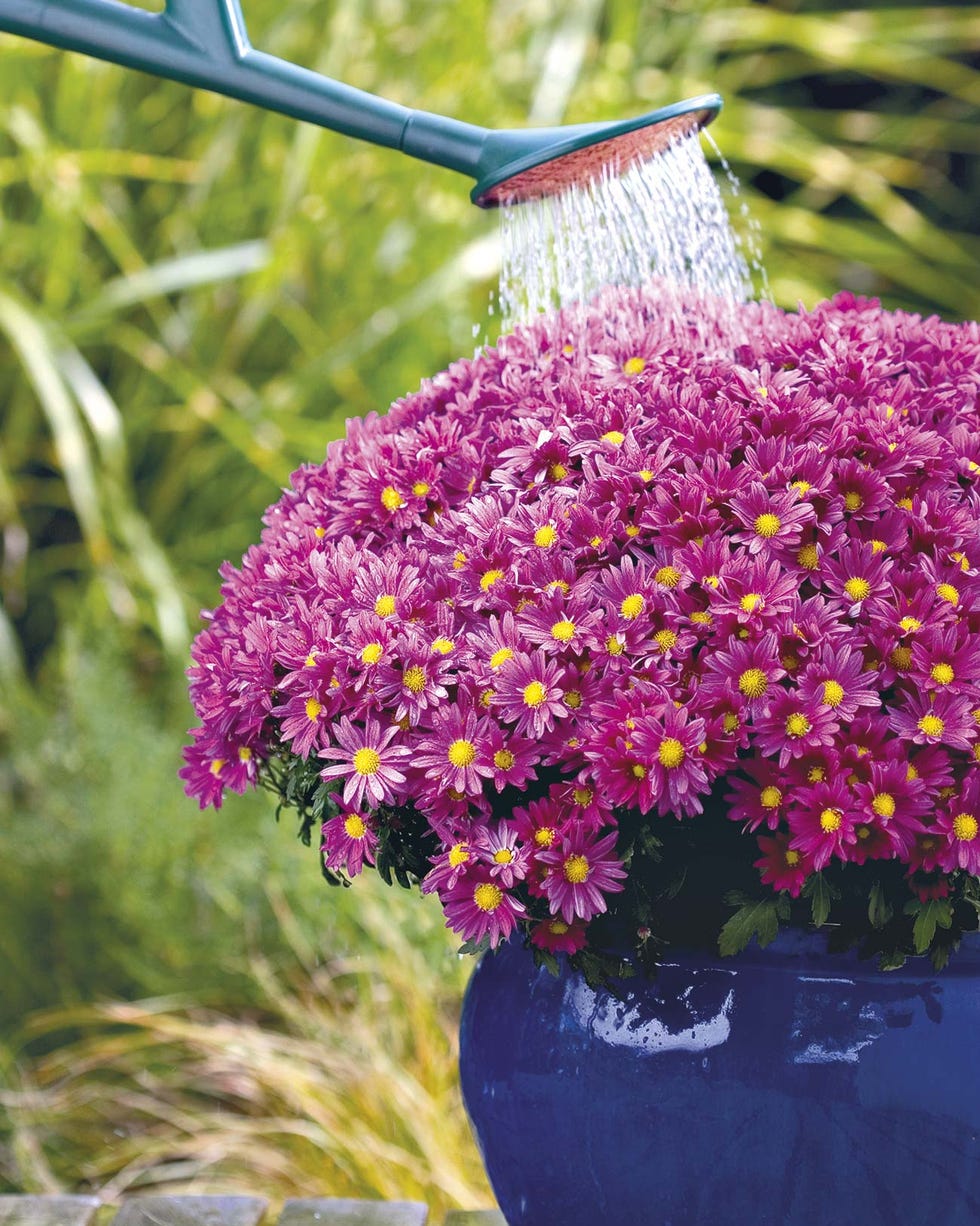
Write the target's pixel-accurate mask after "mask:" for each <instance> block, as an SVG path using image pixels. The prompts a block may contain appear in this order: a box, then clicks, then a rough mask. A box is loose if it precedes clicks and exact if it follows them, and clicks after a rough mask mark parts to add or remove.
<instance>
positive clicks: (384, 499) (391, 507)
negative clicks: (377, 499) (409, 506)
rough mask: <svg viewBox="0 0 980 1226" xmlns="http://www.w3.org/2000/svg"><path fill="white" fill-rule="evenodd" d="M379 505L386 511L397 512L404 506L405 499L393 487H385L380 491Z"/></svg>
mask: <svg viewBox="0 0 980 1226" xmlns="http://www.w3.org/2000/svg"><path fill="white" fill-rule="evenodd" d="M381 505H382V506H383V507H384V509H385V510H386V511H397V510H398V508H399V507H403V506H404V505H405V499H404V498H403V497H402V496H401V494H399V492H398V491H397V490H396V489H395V487H394V486H393V485H386V486H385V487H384V489H383V490H382V491H381Z"/></svg>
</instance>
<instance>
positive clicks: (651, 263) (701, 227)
mask: <svg viewBox="0 0 980 1226" xmlns="http://www.w3.org/2000/svg"><path fill="white" fill-rule="evenodd" d="M728 181H729V183H730V184H731V183H732V176H731V172H730V171H729V172H728ZM735 184H736V185H737V180H736V181H735ZM501 212H502V229H501V234H502V248H503V251H502V265H501V274H500V295H499V308H498V309H499V311H500V314H501V315H502V317H503V320H502V322H503V326H504V327H505V329H509V328H512V327H513V326H514V324H516V323H519V322H521V321H523V320H528V319H532V318H533V317H534V316H535V315H537V314H538V313H539V312H543V311H544V312H550V311H554V310H555V309H557V308H560V307H569V306H572V305H573V304H575V303H587V302H588V301H589V300H590V299H591V298H593V297H594V295H595V294H596V293H598V291H599V290H601V289H602V288H603V287H604V286H610V285H613V286H616V285H621V286H644V285H647V284H649V283H651V282H656V284H657V287H658V295H660V296H662V299H663V302H664V309H665V311H669V310H670V309H671V306H672V304H674V303H676V304H677V305H678V306H679V305H680V304H681V303H682V302H683V301H684V300H687V301H690V299H691V298H692V297H696V298H697V299H698V301H699V302H701V303H704V304H706V308H705V309H707V310H708V311H709V312H710V313H711V314H713V315H714V316H715V317H716V322H718V321H720V320H721V319H722V317H723V316H724V315H725V314H726V313H728V314H732V315H733V314H734V308H735V307H736V306H737V305H738V304H739V303H743V302H746V301H747V300H748V299H750V298H751V297H752V296H753V282H752V271H751V270H750V267H749V262H748V261H747V260H746V257H745V254H743V249H744V245H745V240H743V239H740V238H739V237H737V236H736V234H735V231H734V230H733V228H732V224H731V221H730V219H729V215H728V211H727V209H726V206H725V202H724V200H723V199H722V194H721V191H720V189H719V186H718V183H717V181H716V179H715V176H714V174H713V173H712V171H711V167H710V166H709V165H708V162H707V160H706V158H705V156H704V152H703V150H702V146H701V134H700V133H699V132H695V133H693V134H691V135H690V136H687V137H684V138H683V139H681V140H679V141H677V142H676V143H674V144H672V145H671V146H669V147H668V148H667V149H666V150H664V151H663V152H662V153H659V154H657V155H656V156H655V157H653V158H651V159H648V160H647V161H643V162H637V163H634V165H633V166H631V167H630V168H629V169H628V170H627V171H626V172H625V173H624V174H622V175H613V174H608V173H607V174H603V175H602V176H600V177H599V178H597V179H594V180H593V181H592V182H591V183H588V184H585V185H583V186H575V187H572V188H570V189H568V190H566V191H564V192H561V193H559V194H558V195H555V196H548V197H545V198H543V199H540V200H534V201H530V202H529V203H526V204H519V205H513V206H510V207H505V208H503V209H502V210H501ZM749 257H750V259H751V260H752V264H753V267H754V268H755V269H756V270H757V271H758V272H759V273H760V275H762V276H763V281H764V274H761V264H760V263H759V261H758V256H757V253H756V252H752V251H750V252H749Z"/></svg>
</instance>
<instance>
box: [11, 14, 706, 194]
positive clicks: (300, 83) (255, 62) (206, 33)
mask: <svg viewBox="0 0 980 1226" xmlns="http://www.w3.org/2000/svg"><path fill="white" fill-rule="evenodd" d="M0 31H6V32H7V33H9V34H20V35H23V36H25V37H27V38H34V39H37V40H38V41H39V42H42V43H48V44H50V45H51V46H53V47H62V48H64V49H65V50H68V51H80V52H83V53H84V54H86V55H93V56H97V57H98V58H100V59H104V60H109V61H111V62H112V63H114V64H122V65H124V66H125V67H127V68H137V69H140V70H141V71H143V72H149V73H153V74H154V75H155V76H159V77H169V78H170V79H172V80H175V81H183V82H184V83H185V84H187V85H193V86H197V87H198V88H201V89H208V90H213V91H215V92H216V93H219V94H227V95H228V96H229V97H232V98H239V99H241V100H242V101H244V102H251V103H254V104H255V105H257V106H261V107H264V108H265V109H267V110H270V111H279V112H281V113H282V114H284V115H291V116H292V117H293V118H295V119H303V120H306V121H307V122H309V123H315V124H318V125H319V126H320V127H323V128H330V129H332V130H333V131H335V132H342V133H344V134H345V135H347V136H354V137H357V138H358V139H359V140H366V141H370V142H372V143H373V144H375V145H384V146H386V147H387V148H389V149H400V150H401V151H402V153H407V154H409V156H411V157H415V158H420V159H421V160H422V161H424V162H434V163H435V164H436V165H437V166H446V167H448V168H449V169H450V170H457V171H459V172H460V173H461V174H465V175H469V176H470V177H471V178H473V179H475V180H476V186H475V187H474V188H473V190H472V192H471V193H470V198H471V199H472V200H473V202H474V203H475V204H478V205H480V206H482V207H483V208H492V207H494V206H496V205H500V204H511V203H519V202H521V201H525V200H533V199H536V198H538V197H541V196H548V195H551V194H553V193H555V192H559V191H561V190H562V189H564V188H566V187H568V186H570V185H571V184H573V183H583V182H587V181H589V180H590V179H592V178H594V177H596V176H597V175H598V174H599V173H601V172H602V171H603V169H604V168H606V167H608V168H609V171H611V172H612V173H618V172H619V171H621V170H623V169H625V168H626V166H627V165H629V163H630V162H632V161H634V160H635V159H637V158H644V157H650V156H652V155H654V154H656V153H658V152H660V151H661V150H662V149H664V148H666V147H667V146H668V145H669V144H671V143H673V142H674V141H675V140H677V139H679V138H680V137H682V136H685V135H687V134H688V133H690V132H693V131H695V130H697V129H699V128H701V127H703V126H704V125H705V124H707V123H709V122H710V121H711V120H712V119H713V118H714V117H715V115H717V113H718V111H719V110H720V109H721V98H720V97H719V96H718V95H717V94H706V95H704V96H702V97H698V98H688V99H686V100H685V101H683V102H675V103H674V104H673V105H672V106H666V107H662V108H661V109H660V110H657V111H650V112H649V113H648V114H646V115H640V116H638V117H636V118H635V119H626V120H620V121H617V122H613V123H588V124H575V125H570V126H566V127H559V128H530V129H527V130H525V131H519V130H513V129H511V130H498V129H493V128H480V127H477V126H475V125H474V124H468V123H461V122H460V121H459V120H456V119H448V118H446V117H445V116H442V115H432V114H429V113H428V112H427V111H414V110H411V109H410V108H408V107H404V106H399V105H398V104H397V103H394V102H388V101H386V100H385V99H383V98H378V97H376V96H375V95H374V94H368V93H365V92H363V91H362V90H358V89H353V88H352V87H351V86H348V85H342V84H341V83H340V82H339V81H331V80H329V79H328V78H327V77H323V76H320V75H319V74H318V73H315V72H310V71H309V70H308V69H306V68H300V67H298V66H297V65H296V64H291V63H289V62H287V61H286V60H281V59H277V58H276V57H275V56H272V55H266V54H265V53H264V52H262V51H256V50H254V49H253V48H252V46H251V45H250V43H249V40H248V31H247V30H246V28H245V19H244V17H243V16H242V10H241V5H240V3H239V0H167V7H166V11H165V12H163V13H147V12H144V11H143V10H141V9H136V8H133V7H131V6H130V5H127V4H124V3H122V2H121V0H0ZM0 89H2V86H0Z"/></svg>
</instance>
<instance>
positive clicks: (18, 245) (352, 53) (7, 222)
mask: <svg viewBox="0 0 980 1226" xmlns="http://www.w3.org/2000/svg"><path fill="white" fill-rule="evenodd" d="M202 2H203V0H202ZM151 7H152V6H151ZM243 7H244V10H245V14H246V18H247V20H248V22H249V25H250V28H251V31H252V35H253V41H254V42H255V43H256V45H258V46H261V47H262V48H263V49H266V50H269V51H273V52H276V53H278V54H281V55H285V56H287V57H289V58H292V59H295V60H297V61H299V62H303V63H306V64H308V65H309V66H311V67H314V68H316V69H318V70H319V71H321V72H324V73H326V74H328V75H330V76H334V77H337V78H339V79H342V80H344V81H347V82H349V83H351V84H354V85H357V86H360V87H361V88H365V89H368V90H371V91H374V92H378V93H381V94H383V95H385V96H387V97H390V98H393V99H395V100H397V101H400V102H403V103H406V104H409V105H413V106H420V107H423V108H425V109H429V110H433V111H438V112H442V113H446V114H453V115H457V116H459V117H461V118H465V119H469V120H471V121H473V122H477V123H483V124H487V125H507V126H510V125H514V126H518V125H523V124H525V123H541V124H550V123H557V122H562V121H568V122H576V121H582V120H588V119H598V118H603V117H617V116H622V115H626V114H630V113H636V112H639V111H642V110H647V109H649V108H651V107H653V106H656V105H659V104H662V103H666V102H669V101H672V100H674V99H675V98H679V97H684V96H688V95H691V94H695V93H701V92H705V91H708V90H718V91H720V92H721V93H722V94H723V95H724V96H725V98H726V107H725V110H724V112H723V113H722V115H721V117H720V118H719V119H718V120H717V122H716V123H715V125H714V126H713V128H712V135H713V136H714V139H715V140H716V141H717V142H718V145H719V146H720V148H721V150H722V151H723V152H724V154H725V156H726V157H727V159H728V160H729V162H730V163H731V164H732V167H733V169H734V172H735V173H736V174H737V175H738V177H739V178H740V180H741V182H742V190H741V196H740V197H739V198H738V199H737V200H733V211H734V215H735V218H736V221H737V222H738V224H739V226H741V227H742V228H743V230H744V229H745V228H747V227H751V226H754V227H755V233H756V237H757V240H758V242H759V244H760V246H761V248H762V254H763V258H764V261H765V263H766V266H767V268H768V272H769V284H770V287H771V292H772V294H773V296H774V297H775V298H776V300H777V301H778V302H779V303H780V304H782V305H785V306H790V307H792V306H795V305H796V303H797V301H800V300H802V302H803V303H804V304H808V305H812V304H813V303H814V302H815V301H817V300H818V299H819V298H821V297H823V296H825V295H827V294H829V293H832V292H833V291H834V290H835V289H837V288H842V287H846V288H850V289H854V290H856V291H858V292H862V293H869V294H874V295H878V296H880V297H881V298H882V299H883V300H884V301H885V303H886V304H887V305H889V306H902V307H906V308H909V309H913V310H918V311H923V312H928V313H931V312H939V313H941V314H943V315H944V316H946V317H948V318H976V317H978V316H980V236H978V233H977V218H978V201H980V157H978V153H980V123H978V119H980V7H978V6H974V5H958V6H955V7H954V6H950V7H938V6H933V5H928V6H926V5H915V4H906V3H899V2H896V3H893V4H891V5H889V6H887V7H886V6H880V5H866V6H863V7H851V6H845V5H843V4H838V3H834V2H833V0H782V2H780V3H775V4H763V3H755V4H753V3H745V4H733V3H725V2H723V0H716V2H712V0H671V2H670V3H659V4H654V3H652V2H650V0H640V2H637V0H606V2H604V3H603V2H602V0H565V2H563V3H559V0H468V3H467V4H466V5H459V4H454V3H451V2H450V0H290V2H289V3H288V4H283V3H281V2H279V0H245V2H244V5H243ZM467 191H468V185H467V184H466V183H465V182H464V181H463V180H462V179H459V178H458V177H456V176H454V175H452V174H451V173H449V172H444V171H440V170H438V169H435V168H432V167H428V166H424V165H422V164H420V163H414V162H409V161H408V160H407V159H404V158H400V157H399V156H398V155H396V154H394V153H391V152H388V151H385V150H377V149H374V148H372V147H369V146H362V145H355V144H354V143H352V142H350V141H348V140H346V139H345V138H342V137H339V136H336V135H335V134H332V133H325V132H320V131H317V130H314V129H312V128H308V127H303V126H301V125H297V124H295V123H292V122H291V121H288V120H286V119H283V118H279V117H274V116H268V115H263V114H260V113H259V112H257V111H254V110H250V109H248V108H246V107H244V106H242V105H239V104H236V103H232V102H228V101H225V100H222V99H219V98H216V97H214V96H211V95H207V94H203V93H197V94H194V93H192V92H191V91H189V90H187V89H184V88H182V87H180V86H177V85H172V84H166V83H161V82H156V81H153V80H150V79H148V78H146V77H142V76H139V75H137V74H135V73H126V72H123V71H122V70H119V69H116V68H112V67H110V66H107V65H102V64H98V63H96V62H94V61H86V60H83V59H81V58H78V57H73V56H67V55H63V54H60V53H57V52H54V51H51V50H49V49H46V48H43V47H41V46H39V45H35V44H31V43H28V42H26V41H23V40H18V39H14V38H10V37H4V36H0V1190H11V1189H54V1188H56V1187H66V1188H82V1187H93V1188H97V1189H103V1190H104V1191H105V1192H106V1194H111V1193H113V1192H117V1191H120V1190H122V1189H124V1188H131V1187H143V1186H148V1185H151V1184H156V1185H159V1184H166V1185H168V1186H170V1187H178V1186H179V1187H185V1188H186V1187H188V1186H192V1187H194V1188H196V1189H201V1188H208V1189H214V1188H219V1187H221V1188H227V1187H232V1186H234V1187H238V1188H241V1187H244V1186H248V1187H250V1188H251V1189H253V1190H254V1189H255V1187H256V1184H257V1183H258V1184H261V1186H262V1189H263V1190H265V1191H267V1192H268V1193H270V1194H271V1195H272V1196H273V1197H275V1196H279V1195H287V1194H290V1193H294V1192H296V1191H298V1190H300V1189H301V1190H302V1191H303V1193H304V1194H314V1193H318V1192H322V1193H331V1192H333V1193H337V1194H341V1195H343V1194H351V1195H367V1196H371V1195H378V1196H419V1197H421V1198H423V1199H427V1200H429V1201H430V1202H431V1203H432V1204H433V1205H434V1206H436V1208H437V1210H438V1209H441V1208H443V1207H445V1206H448V1205H450V1204H480V1203H488V1202H489V1192H488V1191H487V1189H486V1186H485V1184H484V1182H483V1177H482V1172H481V1171H480V1168H479V1161H478V1158H477V1156H476V1154H475V1151H474V1150H473V1148H472V1144H471V1142H470V1141H469V1140H468V1136H467V1133H466V1128H465V1123H464V1121H463V1119H462V1115H461V1110H460V1107H459V1102H458V1098H457V1092H456V1087H455V1082H454V1070H453V1043H454V1028H455V1016H456V1011H457V1009H458V1001H459V996H460V992H461V989H462V985H463V982H464V980H465V975H466V969H467V968H466V967H465V966H463V965H461V964H460V963H459V962H458V961H457V960H456V958H455V957H454V955H453V953H452V947H451V945H450V944H449V943H448V941H447V938H446V937H445V935H444V933H443V932H442V928H441V921H440V918H439V916H438V915H436V914H434V913H433V911H432V909H431V908H430V907H428V906H427V905H425V904H423V903H421V902H420V901H419V900H418V899H409V898H402V897H401V896H398V897H395V896H394V895H393V894H388V893H384V892H383V891H382V890H379V889H378V888H375V887H373V886H371V885H367V884H365V888H360V887H359V888H358V889H357V890H355V891H352V892H350V893H349V894H344V895H340V896H338V895H337V894H335V893H333V892H331V893H330V894H329V895H327V893H326V891H325V889H323V888H321V886H320V883H319V880H318V876H317V868H316V862H315V856H314V855H313V854H312V853H309V852H306V851H305V849H303V848H302V847H300V846H298V845H297V844H295V842H294V840H293V839H292V837H291V834H292V832H291V831H290V830H288V829H282V828H277V827H276V826H275V825H274V823H273V822H272V821H271V816H270V812H269V807H268V805H267V804H266V803H265V802H264V801H263V800H262V798H246V799H245V800H243V801H241V802H235V803H234V804H233V805H229V806H228V807H227V808H226V809H225V810H224V811H222V812H221V813H219V814H214V813H210V812H209V813H205V814H198V812H197V810H196V809H195V808H194V807H193V806H192V805H191V804H190V803H189V802H186V801H184V800H183V798H182V797H181V795H180V792H179V788H178V786H177V784H176V781H175V778H174V772H175V770H176V767H177V763H178V758H179V749H180V745H181V743H182V740H183V732H184V728H185V726H186V724H187V721H188V717H189V712H188V710H187V708H186V705H185V700H184V697H183V682H182V676H181V673H182V669H183V666H184V663H185V660H186V655H187V648H188V643H189V638H190V635H191V633H192V632H193V627H194V624H195V619H196V614H197V610H198V609H199V608H200V607H201V606H207V605H208V604H210V603H213V602H214V600H215V599H216V596H217V586H218V585H217V578H216V571H217V566H218V564H219V563H220V561H221V560H222V559H223V558H226V557H229V558H232V559H237V558H238V557H239V556H240V555H241V553H242V551H243V550H244V548H245V547H246V546H247V545H248V544H249V543H250V542H251V541H252V540H253V539H254V538H255V536H256V534H257V531H258V518H259V515H260V514H261V511H262V509H263V508H264V507H265V506H266V505H267V504H268V503H270V502H272V501H274V500H275V498H276V496H277V492H278V490H279V488H280V487H281V486H282V485H283V484H285V482H286V481H287V479H288V474H289V472H290V471H291V469H292V468H293V467H295V466H296V465H297V464H298V463H300V462H301V461H303V460H308V459H316V458H318V457H319V456H320V455H321V454H322V452H323V448H324V446H325V444H326V442H327V441H328V440H329V439H330V438H332V437H334V436H335V435H336V434H337V433H338V432H340V431H341V430H342V429H343V423H344V421H345V419H346V418H348V417H351V416H354V415H358V414H362V413H364V412H367V411H369V410H371V409H379V410H383V409H384V407H385V406H386V405H387V404H388V403H389V402H390V401H391V400H392V399H393V398H395V397H397V396H398V395H401V394H403V393H405V392H407V391H410V390H412V389H413V388H414V387H416V386H417V385H418V383H419V380H420V379H421V378H423V377H424V376H426V375H428V374H431V373H433V372H435V371H437V370H439V369H441V368H442V367H443V366H445V365H446V363H447V362H448V361H450V360H451V359H452V358H454V357H457V356H459V355H460V354H461V353H465V352H469V351H470V350H471V349H472V348H473V346H474V343H475V342H474V335H473V326H474V324H478V325H481V326H482V327H483V328H484V334H486V333H487V332H489V334H490V335H492V331H493V329H492V325H493V319H492V318H490V317H489V316H488V309H487V302H488V295H489V293H490V291H491V289H492V287H493V285H494V281H495V277H496V272H497V260H498V256H497V250H496V239H495V233H496V224H495V219H494V217H493V216H492V215H487V214H484V213H481V212H480V211H478V210H476V209H474V208H473V207H472V206H471V205H470V204H469V203H468V199H467ZM743 208H744V209H745V211H746V214H747V215H743V212H742V210H743ZM134 1001H141V1002H142V1003H140V1004H135V1003H132V1002H134ZM125 1002H130V1003H125ZM45 1011H46V1012H45ZM138 1136H148V1137H149V1141H148V1142H145V1141H144V1140H137V1137H138ZM437 1220H438V1219H437Z"/></svg>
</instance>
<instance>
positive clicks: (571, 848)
mask: <svg viewBox="0 0 980 1226" xmlns="http://www.w3.org/2000/svg"><path fill="white" fill-rule="evenodd" d="M615 846H616V833H615V831H613V832H612V833H611V834H607V835H606V836H605V837H604V838H600V839H595V838H593V837H591V836H590V835H588V834H587V833H586V832H585V831H584V830H576V829H572V830H571V831H569V832H568V833H567V834H566V835H565V837H564V838H563V839H562V841H561V844H560V845H559V846H558V847H552V848H550V849H549V850H547V851H542V852H539V853H538V856H537V859H538V862H539V863H540V864H543V865H545V866H546V867H547V869H548V873H547V875H546V877H545V880H544V890H545V894H546V895H547V898H548V902H549V903H550V905H551V907H552V909H553V910H554V911H555V912H557V913H558V914H560V915H561V917H562V919H564V920H565V922H566V923H569V924H570V923H571V922H572V920H574V919H575V918H576V917H577V918H579V919H583V920H590V919H592V917H593V916H595V915H599V914H601V913H602V912H603V911H605V910H606V895H607V894H614V893H617V892H618V891H620V890H622V888H623V886H622V879H623V878H624V877H625V876H626V870H625V869H624V868H623V866H622V864H621V863H620V861H619V860H618V859H617V857H616V853H615Z"/></svg>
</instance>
